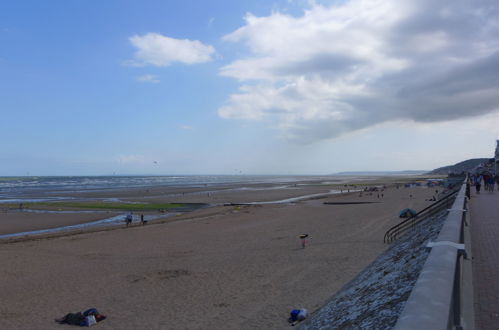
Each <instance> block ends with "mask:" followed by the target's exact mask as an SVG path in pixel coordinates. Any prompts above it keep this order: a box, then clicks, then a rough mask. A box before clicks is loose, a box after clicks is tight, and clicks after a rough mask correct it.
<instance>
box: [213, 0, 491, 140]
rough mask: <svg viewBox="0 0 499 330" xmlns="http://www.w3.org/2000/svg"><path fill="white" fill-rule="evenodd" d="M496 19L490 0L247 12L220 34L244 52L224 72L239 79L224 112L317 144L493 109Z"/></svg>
mask: <svg viewBox="0 0 499 330" xmlns="http://www.w3.org/2000/svg"><path fill="white" fill-rule="evenodd" d="M498 15H499V7H498V6H497V5H496V4H495V1H492V0H479V1H473V2H469V1H466V0H442V1H438V2H435V1H430V0H421V1H410V0H406V1H399V0H391V1H388V0H351V1H347V2H344V3H342V4H339V5H335V6H323V5H318V4H316V3H314V2H311V4H310V5H309V7H307V9H306V10H305V11H304V12H303V14H302V15H301V16H291V15H287V14H283V13H280V12H273V13H272V14H271V15H269V16H264V17H257V16H254V15H251V14H248V15H247V16H246V17H245V24H244V25H243V26H242V27H240V28H239V29H237V30H235V31H233V32H231V33H229V34H227V35H225V36H224V37H223V40H225V41H226V42H233V43H240V44H243V45H244V46H245V47H246V49H247V53H246V54H245V55H244V56H241V57H240V58H237V59H235V60H234V61H233V62H231V63H229V64H227V65H225V66H224V67H222V68H221V69H220V74H221V75H223V76H226V77H231V78H234V79H237V80H238V81H239V82H240V84H241V85H240V88H239V91H238V92H237V93H234V94H232V95H230V96H229V98H228V99H227V101H226V103H225V104H224V105H223V106H221V107H220V108H219V110H218V113H219V115H220V116H221V117H222V118H226V119H239V120H265V121H268V122H270V123H272V124H273V125H274V126H275V127H277V128H278V129H279V130H280V131H281V133H282V135H283V136H284V137H286V138H288V139H291V140H296V141H298V142H313V141H317V140H322V139H329V138H334V137H337V136H340V135H342V134H345V133H347V132H351V131H354V130H358V129H362V128H366V127H370V126H372V125H375V124H378V123H382V122H388V121H399V120H404V121H415V122H439V121H449V120H455V119H459V118H466V117H472V116H477V115H484V114H487V113H491V112H494V111H497V110H499V23H498V21H497V17H499V16H498Z"/></svg>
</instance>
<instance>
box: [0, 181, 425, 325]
mask: <svg viewBox="0 0 499 330" xmlns="http://www.w3.org/2000/svg"><path fill="white" fill-rule="evenodd" d="M298 188H299V187H297V188H296V189H287V190H260V191H256V192H255V191H250V192H248V191H237V190H232V191H230V192H227V191H226V192H218V193H213V194H210V196H208V195H207V194H206V195H205V196H204V194H202V195H203V199H200V198H199V197H200V196H201V193H200V194H199V196H198V197H197V198H194V197H193V196H192V194H188V196H186V195H182V194H176V197H175V198H173V197H172V195H171V194H169V193H167V192H165V196H167V195H169V196H170V197H169V199H170V200H171V201H173V199H177V200H179V201H180V200H183V201H186V200H188V199H196V201H197V202H200V201H206V199H214V198H217V202H218V201H221V202H236V201H237V202H240V201H248V200H251V199H253V200H255V196H258V197H259V200H272V199H284V198H289V197H290V196H299V195H307V194H314V193H318V192H327V191H328V190H329V188H328V189H325V188H324V187H322V188H317V187H303V189H298ZM279 192H280V193H279ZM433 193H434V189H426V188H421V187H415V188H400V189H395V188H389V189H386V190H385V191H384V198H379V199H378V198H377V195H376V193H374V195H372V196H366V195H365V194H364V196H363V197H359V196H358V193H353V194H349V195H346V196H344V195H343V196H331V197H328V198H326V199H313V200H307V201H300V202H297V203H295V204H279V205H261V206H227V207H223V206H219V207H216V208H210V209H203V210H198V211H195V212H193V213H190V214H186V215H182V216H179V217H176V218H175V221H173V222H169V223H163V224H154V223H151V224H149V225H147V226H142V227H133V228H128V229H124V228H121V229H117V230H110V231H101V232H93V233H83V234H78V235H66V236H62V237H58V238H50V239H40V240H29V241H23V242H17V243H4V244H0V263H1V265H2V267H1V268H0V279H1V282H0V292H1V293H2V295H1V297H2V299H1V301H0V329H64V328H68V329H70V328H71V326H68V325H58V324H56V323H55V322H54V318H56V317H60V316H63V315H64V314H66V313H68V312H75V311H81V310H84V309H86V308H90V307H96V308H98V309H99V310H100V311H101V312H102V313H104V314H106V315H107V316H108V319H107V320H105V321H103V322H102V323H101V324H98V325H97V327H100V328H102V329H285V328H288V327H289V324H288V323H287V321H286V320H287V317H288V314H289V311H290V310H291V309H293V308H307V309H308V310H309V311H314V310H316V309H317V308H319V307H320V306H321V305H322V304H323V303H324V302H325V301H326V300H327V299H328V298H329V297H330V296H332V295H333V294H334V293H335V292H336V291H337V290H338V289H340V288H341V287H342V286H343V285H344V284H346V283H347V282H348V281H349V280H351V279H352V278H353V277H354V276H355V275H356V274H357V273H358V272H359V271H361V270H362V269H363V268H364V267H366V266H367V265H368V264H369V263H370V262H371V261H372V260H374V258H375V257H376V256H378V255H379V254H380V253H381V252H382V251H383V250H384V249H385V248H386V247H387V246H386V245H384V244H383V234H384V232H385V231H386V230H387V229H388V228H389V227H390V226H392V225H394V224H396V223H397V222H398V221H399V219H398V218H397V215H398V211H399V210H400V209H402V208H405V207H411V208H414V209H417V210H420V209H422V208H423V207H425V206H427V205H429V202H427V201H425V199H428V198H429V197H430V196H432V194H433ZM223 194H226V195H225V196H224V195H223ZM269 195H270V196H269ZM409 195H412V196H413V197H412V198H410V197H409ZM121 197H122V198H131V196H128V195H126V194H124V195H123V196H121ZM228 197H229V198H228ZM142 198H146V199H161V198H160V197H158V195H157V194H156V195H154V196H153V195H151V196H145V194H144V196H142ZM164 198H166V197H164ZM164 198H163V199H161V200H162V201H164ZM190 201H193V200H190ZM339 201H348V202H351V201H364V202H365V201H372V202H375V203H372V204H353V205H352V204H350V205H325V204H323V203H324V202H339ZM7 214H8V213H7ZM68 216H69V217H72V216H73V215H68ZM2 219H4V218H2V216H0V221H2ZM53 219H54V220H53V221H56V220H55V217H54V218H53ZM177 220H178V221H177ZM23 221H24V222H25V223H29V222H30V221H35V220H27V219H24V220H23ZM36 221H38V220H36ZM44 221H48V219H45V220H44ZM1 223H2V222H0V224H1ZM301 233H308V234H310V243H309V245H308V246H307V247H306V248H305V249H302V248H301V247H300V243H299V239H298V237H297V236H298V235H299V234H301Z"/></svg>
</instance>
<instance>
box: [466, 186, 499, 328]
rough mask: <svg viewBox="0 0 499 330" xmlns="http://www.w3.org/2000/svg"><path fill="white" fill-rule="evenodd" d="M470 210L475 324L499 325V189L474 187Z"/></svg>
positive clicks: (493, 326)
mask: <svg viewBox="0 0 499 330" xmlns="http://www.w3.org/2000/svg"><path fill="white" fill-rule="evenodd" d="M482 189H483V186H482ZM470 212H471V214H470V217H471V222H472V225H471V240H472V253H473V287H474V303H475V326H476V329H477V330H489V329H499V191H494V192H493V193H490V192H487V191H481V193H480V194H476V192H475V189H474V188H473V187H472V193H471V205H470Z"/></svg>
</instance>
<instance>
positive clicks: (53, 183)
mask: <svg viewBox="0 0 499 330" xmlns="http://www.w3.org/2000/svg"><path fill="white" fill-rule="evenodd" d="M346 179H347V178H346V177H334V176H266V175H183V176H53V177H49V176H40V177H35V176H31V177H0V203H2V202H3V203H7V202H9V203H10V202H21V201H22V200H24V199H25V198H27V196H30V199H31V200H32V201H35V200H36V198H35V197H36V196H37V195H38V196H40V197H41V200H46V199H47V195H49V196H50V195H51V196H53V197H52V199H65V198H66V197H57V194H61V193H68V192H84V191H98V190H112V189H123V188H139V187H158V186H169V187H174V186H177V187H213V186H219V185H228V184H256V183H273V184H276V183H291V182H300V181H310V180H318V181H324V182H326V181H327V182H340V181H345V180H346ZM349 179H351V178H349ZM34 196H35V197H34Z"/></svg>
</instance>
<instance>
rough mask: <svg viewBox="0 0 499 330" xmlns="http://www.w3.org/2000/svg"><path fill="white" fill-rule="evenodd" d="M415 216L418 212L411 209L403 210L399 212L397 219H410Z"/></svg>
mask: <svg viewBox="0 0 499 330" xmlns="http://www.w3.org/2000/svg"><path fill="white" fill-rule="evenodd" d="M416 214H418V212H416V211H415V210H413V209H403V210H402V211H400V212H399V218H412V217H414V216H416Z"/></svg>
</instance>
